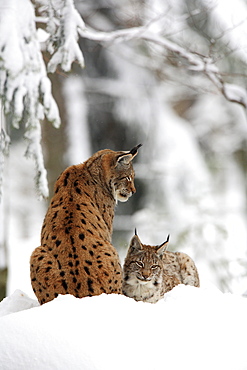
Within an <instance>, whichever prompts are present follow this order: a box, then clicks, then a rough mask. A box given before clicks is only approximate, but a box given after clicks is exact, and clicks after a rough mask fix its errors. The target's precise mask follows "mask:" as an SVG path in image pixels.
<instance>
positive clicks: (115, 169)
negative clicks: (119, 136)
mask: <svg viewBox="0 0 247 370" xmlns="http://www.w3.org/2000/svg"><path fill="white" fill-rule="evenodd" d="M138 148H139V146H136V147H135V148H134V150H133V151H132V152H131V151H130V152H118V154H117V155H116V156H115V157H112V155H111V157H110V154H108V153H107V154H106V155H105V158H102V162H103V166H104V168H105V173H106V177H108V182H109V187H110V188H111V189H112V192H113V196H114V199H115V201H116V203H117V202H118V201H120V202H126V201H127V200H128V199H129V198H130V197H131V195H133V194H134V193H135V192H136V189H135V185H134V177H135V173H134V169H133V165H132V160H133V158H134V157H135V156H136V154H137V150H138ZM108 156H109V158H108Z"/></svg>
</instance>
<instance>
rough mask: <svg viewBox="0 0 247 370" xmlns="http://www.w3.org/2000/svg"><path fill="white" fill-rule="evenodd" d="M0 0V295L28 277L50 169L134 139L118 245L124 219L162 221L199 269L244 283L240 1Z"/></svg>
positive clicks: (244, 6)
mask: <svg viewBox="0 0 247 370" xmlns="http://www.w3.org/2000/svg"><path fill="white" fill-rule="evenodd" d="M0 7H1V12H0V35H1V36H0V45H1V54H0V96H1V117H0V119H1V162H0V166H1V178H0V184H1V232H0V269H1V297H2V298H3V297H4V296H5V295H6V294H8V293H11V292H13V290H15V289H16V288H21V287H22V284H23V287H24V288H26V289H29V287H28V284H29V267H28V263H29V262H28V260H29V255H30V253H31V251H32V250H33V249H34V248H35V247H36V246H38V245H39V237H40V236H39V235H40V228H41V225H42V220H43V217H44V214H45V212H46V209H47V205H48V203H47V200H48V201H49V197H51V196H52V194H53V186H54V181H55V180H56V178H57V177H58V176H59V174H60V173H61V172H62V171H63V170H64V169H65V168H66V167H67V166H69V165H71V164H77V163H81V162H83V161H84V160H85V159H87V158H88V157H89V156H90V155H91V154H93V153H94V152H96V151H98V150H100V149H104V148H110V149H113V150H128V149H130V148H131V147H132V146H134V145H136V144H138V143H142V144H143V147H142V148H141V150H140V153H139V155H138V158H137V159H136V162H135V172H136V188H137V193H136V194H135V196H133V197H132V199H131V200H130V201H129V202H128V203H126V204H120V205H118V206H117V208H116V216H115V224H114V234H113V244H114V246H115V247H116V248H117V249H118V251H119V254H120V257H121V258H122V259H123V258H124V256H125V254H126V249H127V246H128V243H129V240H130V238H131V236H132V235H133V232H134V228H135V227H136V228H137V230H138V233H139V235H140V236H141V238H142V240H145V242H146V243H151V244H158V243H161V242H162V241H163V240H164V239H165V238H166V236H167V234H168V233H169V234H170V235H171V242H170V249H171V250H180V251H184V252H186V253H188V254H189V255H191V256H192V257H193V258H194V259H195V260H196V263H197V265H198V268H199V271H200V275H201V279H202V281H203V280H204V279H206V280H208V281H211V282H212V283H213V284H215V285H216V286H217V287H218V288H219V289H220V290H221V291H223V292H234V293H239V294H242V293H244V291H245V290H246V289H247V253H246V252H247V224H246V218H247V210H246V173H247V167H246V159H247V152H246V138H247V122H246V106H247V95H246V83H247V79H246V77H247V76H246V64H247V41H246V40H247V37H246V36H247V35H246V34H247V23H246V18H247V3H246V1H245V0H236V1H234V4H233V3H232V2H231V1H225V0H224V1H223V0H218V1H216V0H193V1H191V0H188V1H184V0H178V1H176V2H174V1H171V0H168V1H162V0H155V1H154V0H152V1H143V0H140V1H139V0H135V1H132V0H124V1H121V2H119V1H115V0H97V1H93V2H92V1H87V0H85V1H75V2H74V3H73V1H72V0H56V1H55V0H54V1H48V0H40V1H33V2H31V1H29V0H21V1H20V0H19V1H16V0H11V1H9V2H8V5H6V3H5V1H3V0H2V1H1V2H0ZM6 277H7V280H6ZM6 282H7V286H6ZM18 284H19V286H18ZM5 288H6V289H7V290H6V291H5ZM30 292H31V288H30Z"/></svg>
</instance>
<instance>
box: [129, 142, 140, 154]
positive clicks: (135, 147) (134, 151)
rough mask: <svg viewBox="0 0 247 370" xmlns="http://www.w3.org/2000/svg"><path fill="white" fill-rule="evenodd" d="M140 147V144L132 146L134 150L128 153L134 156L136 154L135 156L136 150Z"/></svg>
mask: <svg viewBox="0 0 247 370" xmlns="http://www.w3.org/2000/svg"><path fill="white" fill-rule="evenodd" d="M141 146H142V144H138V145H136V146H134V148H132V149H131V150H130V153H131V154H132V155H136V154H137V152H138V149H139V148H140V147H141Z"/></svg>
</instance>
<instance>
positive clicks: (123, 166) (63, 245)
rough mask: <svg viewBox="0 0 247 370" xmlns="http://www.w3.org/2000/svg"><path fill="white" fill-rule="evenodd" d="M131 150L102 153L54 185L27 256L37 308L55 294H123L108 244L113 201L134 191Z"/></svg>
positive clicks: (116, 263)
mask: <svg viewBox="0 0 247 370" xmlns="http://www.w3.org/2000/svg"><path fill="white" fill-rule="evenodd" d="M140 146H141V145H138V146H136V147H134V148H133V149H132V150H131V151H129V152H124V151H119V152H115V151H112V150H108V149H105V150H101V151H99V152H97V153H95V154H94V155H93V156H92V157H90V158H89V159H88V160H87V161H86V162H84V163H82V164H79V165H76V166H71V167H69V168H67V169H66V170H65V171H64V172H63V173H62V174H61V175H60V177H59V178H58V180H57V182H56V184H55V193H54V196H53V198H52V200H51V203H50V206H49V208H48V211H47V214H46V216H45V219H44V223H43V227H42V232H41V246H40V247H38V248H36V249H35V250H34V252H33V253H32V255H31V259H30V265H31V283H32V287H33V290H34V292H35V294H36V296H37V298H38V300H39V302H40V303H41V304H43V303H45V302H48V301H51V300H52V299H54V298H55V297H57V296H58V294H72V295H74V296H76V297H85V296H93V295H99V294H101V293H122V268H121V266H120V262H119V257H118V254H117V251H116V250H115V248H114V247H113V246H112V244H111V235H112V222H113V217H114V208H115V204H116V203H117V201H118V200H119V201H121V202H125V201H127V200H128V199H129V197H130V196H131V195H132V194H133V193H135V186H134V170H133V166H132V160H133V158H134V157H135V156H136V154H137V152H138V148H139V147H140Z"/></svg>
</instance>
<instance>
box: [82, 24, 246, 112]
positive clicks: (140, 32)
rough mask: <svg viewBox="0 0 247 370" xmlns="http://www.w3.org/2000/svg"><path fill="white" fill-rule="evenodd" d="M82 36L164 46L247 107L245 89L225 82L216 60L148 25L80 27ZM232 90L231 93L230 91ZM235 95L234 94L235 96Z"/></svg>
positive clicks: (102, 41)
mask: <svg viewBox="0 0 247 370" xmlns="http://www.w3.org/2000/svg"><path fill="white" fill-rule="evenodd" d="M79 33H80V35H81V37H83V38H86V39H90V40H94V41H98V42H101V43H106V42H107V43H110V42H124V41H129V40H144V41H147V42H151V43H154V44H156V45H159V46H162V47H163V48H164V49H165V50H167V51H170V52H172V53H174V54H175V55H177V56H178V57H180V58H183V59H184V60H185V61H186V66H187V68H188V70H191V71H194V72H198V73H202V74H204V75H205V76H206V77H207V78H208V79H209V80H211V81H212V82H213V83H214V85H215V86H216V87H217V88H218V89H219V91H220V92H221V93H222V94H223V95H224V96H225V98H226V99H227V100H229V101H231V102H235V103H238V104H241V105H242V106H244V108H247V93H246V91H245V90H244V89H241V88H240V89H236V88H231V86H235V85H230V84H225V83H224V82H223V78H222V76H221V73H220V71H219V69H218V67H217V66H216V64H215V61H214V60H213V59H212V58H210V57H208V56H205V55H201V54H198V53H196V52H193V51H189V50H187V49H185V48H183V47H181V46H180V45H178V44H176V43H174V42H172V41H170V40H168V39H166V38H165V37H164V36H160V35H159V34H157V33H154V32H152V31H150V30H149V29H148V26H143V27H133V28H128V29H122V30H117V31H112V32H99V31H96V30H94V29H92V28H84V29H79ZM229 91H231V94H229V93H228V92H229ZM233 95H234V96H233Z"/></svg>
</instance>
